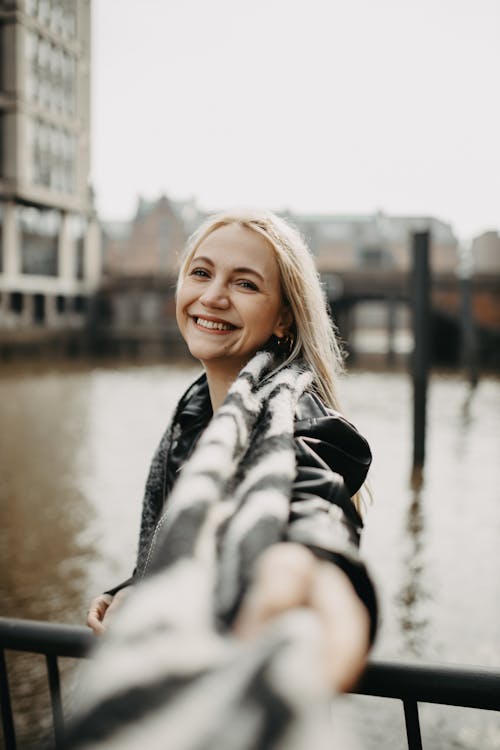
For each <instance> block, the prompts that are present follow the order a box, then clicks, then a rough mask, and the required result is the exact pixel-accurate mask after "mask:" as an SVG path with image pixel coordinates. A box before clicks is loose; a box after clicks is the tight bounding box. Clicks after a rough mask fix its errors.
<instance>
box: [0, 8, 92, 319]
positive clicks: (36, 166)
mask: <svg viewBox="0 0 500 750" xmlns="http://www.w3.org/2000/svg"><path fill="white" fill-rule="evenodd" d="M90 15H91V3H90V0H0V332H1V331H2V330H3V331H4V332H5V331H13V330H14V331H15V330H18V329H24V330H26V329H34V328H35V327H36V328H39V327H40V326H45V327H48V328H65V327H77V326H79V325H82V324H83V322H84V318H85V315H84V313H85V309H86V305H87V300H88V297H89V295H91V294H92V292H93V290H94V289H95V287H96V285H97V282H98V279H99V276H100V272H101V268H100V255H101V253H100V235H99V230H98V224H97V219H96V216H95V212H94V209H93V202H92V191H91V188H90V185H89V168H90V41H91V32H90Z"/></svg>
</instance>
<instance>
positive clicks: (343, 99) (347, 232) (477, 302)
mask: <svg viewBox="0 0 500 750" xmlns="http://www.w3.org/2000/svg"><path fill="white" fill-rule="evenodd" d="M499 32H500V5H499V3H498V2H497V0H441V2H439V3H435V2H431V0H418V2H417V0H379V2H377V3H372V2H370V1H369V0H349V1H348V0H308V2H307V3H305V2H303V1H302V2H299V1H295V0H266V2H264V0H253V2H247V1H246V0H210V2H207V1H203V0H183V1H182V2H181V0H170V2H168V3H166V2H161V1H160V0H106V1H105V2H104V1H103V0H102V1H101V2H97V1H96V0H95V1H94V2H93V3H91V2H90V1H89V0H0V45H1V47H0V367H1V371H0V564H1V570H2V574H1V580H0V614H1V615H4V616H13V617H25V618H34V619H40V620H49V621H59V622H68V623H79V624H80V623H82V622H83V621H84V618H85V612H86V609H87V604H88V601H89V600H90V599H91V598H92V597H93V596H94V595H95V594H97V593H99V592H101V591H102V590H104V589H106V588H109V587H110V586H112V585H113V584H115V583H117V582H119V581H120V580H121V579H123V578H125V577H128V575H129V573H130V571H131V569H132V568H133V564H134V556H135V547H136V538H137V529H138V521H139V513H140V505H141V499H142V491H143V485H144V481H145V476H146V472H147V469H148V465H149V461H150V458H151V455H152V452H153V450H154V448H155V447H156V444H157V442H158V440H159V438H160V436H161V434H162V432H163V430H164V429H165V426H166V424H167V423H168V420H169V417H170V414H171V411H172V409H173V408H174V405H175V403H176V400H177V399H178V397H179V396H180V394H181V393H182V392H183V390H184V389H185V388H186V387H187V385H188V384H189V383H190V382H191V381H192V380H193V379H194V378H195V377H196V375H197V374H198V372H199V367H198V366H197V364H196V362H194V361H193V360H192V359H189V358H188V355H187V354H186V353H185V351H184V348H183V345H182V342H181V341H180V338H179V335H178V333H177V331H176V326H175V320H174V287H175V275H176V269H177V264H178V259H179V253H180V252H181V251H182V248H183V246H184V243H185V241H186V238H187V237H188V236H189V234H190V233H191V232H192V231H193V229H194V228H195V227H196V226H197V225H198V224H199V223H200V221H202V220H203V218H204V217H205V216H206V215H207V214H208V213H211V212H213V211H214V210H218V209H225V208H228V207H233V206H248V205H252V206H260V207H263V208H268V209H272V210H275V211H277V212H279V213H281V214H282V215H284V216H285V217H287V218H288V219H289V220H290V221H292V222H293V223H294V224H296V225H297V226H298V227H299V228H300V229H301V230H302V232H303V233H304V235H305V236H306V238H307V239H308V241H309V244H310V247H311V250H312V252H313V254H314V256H315V258H316V262H317V266H318V270H319V272H320V274H321V276H322V280H323V282H324V289H325V293H326V294H327V296H328V300H329V303H330V306H331V309H332V314H333V316H334V319H335V321H336V323H337V325H338V328H339V331H340V335H341V337H342V339H343V340H344V342H345V346H346V350H347V352H348V361H347V365H348V374H347V375H346V376H344V377H343V378H342V382H341V385H340V391H341V396H342V403H343V405H344V411H345V413H346V415H347V416H348V418H349V419H350V420H351V421H353V422H354V423H355V424H356V425H357V426H358V428H359V429H360V430H361V431H362V432H363V434H365V436H366V437H367V438H368V440H369V442H370V444H371V446H372V450H373V454H374V463H373V470H372V477H371V488H372V492H373V496H374V501H373V504H372V506H371V507H370V508H369V510H368V512H367V515H366V528H365V535H364V542H363V545H364V549H363V552H364V555H365V557H366V559H367V561H368V563H369V565H370V567H371V569H372V571H373V574H374V576H375V578H376V580H377V583H378V589H379V593H380V602H381V625H380V631H379V637H378V640H377V643H376V646H375V652H374V657H378V658H387V659H393V660H398V659H402V660H405V661H417V662H419V663H422V662H426V661H441V662H443V661H444V662H447V663H461V664H470V665H472V664H474V665H482V666H485V667H492V668H495V669H497V670H500V641H499V638H498V622H499V621H500V584H499V580H500V579H499V577H498V563H499V561H498V551H497V548H498V538H499V533H500V489H499V488H500V462H499V460H498V456H499V455H500V450H499V449H500V380H499V373H500V236H499V229H500V208H499V206H500V146H499V136H498V134H499V133H500V101H499V99H498V71H499V70H500V46H499V44H498V38H499ZM422 235H424V236H426V237H427V238H428V244H429V267H430V269H429V270H430V275H429V280H428V283H427V285H426V288H425V289H422V288H421V290H420V292H419V294H421V295H425V296H426V298H427V299H428V303H429V314H428V319H427V326H426V346H427V350H428V358H427V364H428V367H429V376H428V398H427V432H426V460H425V466H424V468H423V482H421V483H417V484H415V482H413V483H412V482H411V481H410V480H411V475H412V452H413V432H412V429H413V422H412V420H413V388H412V377H411V372H412V363H413V361H414V357H413V356H412V353H413V351H414V346H415V336H414V322H415V315H414V305H415V292H414V290H413V287H412V278H413V266H414V261H415V252H416V247H419V245H418V243H417V245H416V243H415V237H416V236H420V237H421V236H422ZM9 661H10V663H11V664H10V666H11V669H12V670H13V673H14V675H15V678H16V679H15V680H14V682H15V685H14V688H13V690H14V695H13V701H14V706H15V709H16V721H17V728H18V733H19V736H20V746H21V747H31V746H32V743H33V742H34V738H36V737H37V736H39V734H40V731H42V730H43V727H44V726H45V722H46V714H47V711H48V698H47V696H46V695H45V693H44V690H45V688H44V687H42V685H44V675H43V664H42V663H40V664H39V663H38V662H37V661H36V658H34V657H29V658H24V657H14V656H12V655H9ZM66 679H67V682H68V686H69V685H70V683H72V682H73V681H74V680H75V670H74V668H73V666H72V665H71V664H68V666H67V675H66ZM68 692H71V691H70V690H69V688H68ZM68 700H70V699H68ZM421 715H422V731H423V735H424V745H425V747H427V748H441V747H454V748H495V747H498V746H500V718H499V717H498V716H496V715H495V714H493V713H490V712H486V711H474V710H468V709H458V708H455V709H451V708H445V707H432V706H422V708H421ZM336 716H337V719H336V720H338V721H342V722H345V723H347V724H349V725H350V726H351V728H352V731H353V732H354V733H355V734H356V735H358V737H359V741H360V744H361V746H362V747H366V748H370V749H371V748H373V749H375V748H381V747H394V748H398V747H401V748H403V747H405V740H404V735H403V728H402V719H401V713H400V709H399V706H398V705H397V704H396V702H394V704H393V702H392V701H379V700H377V699H373V698H372V699H369V698H356V697H346V698H345V699H343V700H342V701H340V702H339V705H338V707H337V709H336Z"/></svg>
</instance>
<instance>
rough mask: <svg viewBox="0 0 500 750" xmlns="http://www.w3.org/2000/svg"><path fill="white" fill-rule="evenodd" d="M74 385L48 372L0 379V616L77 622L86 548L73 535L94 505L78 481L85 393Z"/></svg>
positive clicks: (82, 443)
mask: <svg viewBox="0 0 500 750" xmlns="http://www.w3.org/2000/svg"><path fill="white" fill-rule="evenodd" d="M72 385H73V384H71V383H67V382H65V381H64V380H62V381H61V379H60V378H58V377H54V376H47V377H41V378H39V379H37V381H36V382H33V381H32V380H31V379H19V380H16V381H15V382H12V381H10V382H9V381H7V382H5V381H3V382H2V383H1V386H0V404H1V407H0V421H1V437H0V455H1V466H0V473H1V476H2V481H1V484H0V502H1V508H2V517H1V532H0V533H1V539H2V549H1V553H2V563H3V574H2V580H1V583H0V602H1V613H2V614H3V615H7V616H19V613H22V616H23V617H29V618H33V619H42V620H44V619H46V620H62V621H74V620H75V612H76V611H78V609H79V606H80V602H81V593H82V590H83V588H84V587H82V566H81V560H82V558H85V556H87V555H88V554H89V553H90V550H89V549H88V548H85V546H82V545H81V544H80V543H79V542H78V541H77V534H78V531H79V529H81V528H82V526H85V525H87V524H88V523H89V516H90V515H91V513H92V509H91V508H90V507H89V506H88V504H87V503H86V502H85V498H84V497H83V496H82V493H81V491H80V489H79V487H78V483H77V481H75V480H76V478H77V475H78V471H77V463H78V460H79V454H80V451H81V446H82V445H84V444H85V438H86V435H85V433H86V418H85V416H86V411H87V409H88V393H87V392H86V389H85V388H84V387H82V385H83V384H82V383H78V386H77V388H76V389H75V388H74V387H72ZM34 581H36V587H34V586H33V583H34Z"/></svg>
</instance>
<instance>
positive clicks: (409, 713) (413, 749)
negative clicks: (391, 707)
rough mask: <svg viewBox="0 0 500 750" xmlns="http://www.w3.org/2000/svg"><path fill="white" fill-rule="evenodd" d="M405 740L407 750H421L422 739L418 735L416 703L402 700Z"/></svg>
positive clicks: (418, 725)
mask: <svg viewBox="0 0 500 750" xmlns="http://www.w3.org/2000/svg"><path fill="white" fill-rule="evenodd" d="M403 706H404V709H405V724H406V739H407V740H408V750H422V737H421V735H420V721H419V718H418V705H417V702H416V701H409V700H404V701H403Z"/></svg>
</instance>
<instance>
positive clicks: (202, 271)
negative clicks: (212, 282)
mask: <svg viewBox="0 0 500 750" xmlns="http://www.w3.org/2000/svg"><path fill="white" fill-rule="evenodd" d="M189 275H190V276H200V277H201V278H205V277H208V271H205V269H204V268H193V270H192V271H190V272H189Z"/></svg>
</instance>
